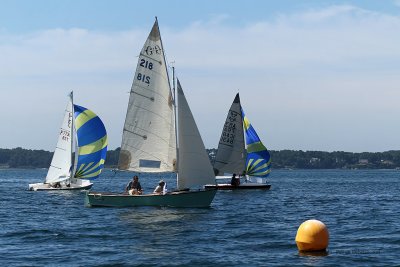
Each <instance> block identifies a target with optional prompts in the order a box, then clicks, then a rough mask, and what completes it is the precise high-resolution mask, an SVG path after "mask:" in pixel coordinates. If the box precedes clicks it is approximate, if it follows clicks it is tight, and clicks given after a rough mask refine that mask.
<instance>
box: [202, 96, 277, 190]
mask: <svg viewBox="0 0 400 267" xmlns="http://www.w3.org/2000/svg"><path fill="white" fill-rule="evenodd" d="M244 137H246V142H245V138H244ZM246 145H247V146H246ZM214 172H215V175H216V179H217V180H218V179H227V178H231V176H224V174H225V173H230V174H237V175H240V176H242V177H244V182H242V183H240V185H231V183H218V184H210V185H206V186H205V188H216V189H219V190H236V189H269V188H270V187H271V185H270V184H267V183H266V181H265V178H266V177H268V176H269V174H270V172H271V157H270V154H269V152H268V150H267V148H266V147H265V146H264V145H263V143H262V142H261V140H260V138H259V137H258V135H257V133H256V131H255V130H254V128H253V126H252V125H251V124H250V121H249V120H248V119H247V117H246V116H245V114H244V111H243V108H242V106H241V104H240V97H239V93H238V94H236V96H235V99H234V100H233V103H232V105H231V108H230V109H229V112H228V116H227V118H226V120H225V124H224V127H223V129H222V134H221V138H220V140H219V143H218V150H217V154H216V156H215V162H214Z"/></svg>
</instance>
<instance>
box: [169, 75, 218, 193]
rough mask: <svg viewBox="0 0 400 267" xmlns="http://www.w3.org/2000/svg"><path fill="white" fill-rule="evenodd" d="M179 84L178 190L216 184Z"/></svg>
mask: <svg viewBox="0 0 400 267" xmlns="http://www.w3.org/2000/svg"><path fill="white" fill-rule="evenodd" d="M177 82H178V86H177V87H178V142H179V164H178V185H177V187H178V189H184V188H190V187H195V186H202V185H205V184H213V183H215V175H214V172H213V168H212V166H211V163H210V159H209V157H208V154H207V152H206V149H205V147H204V143H203V140H202V139H201V136H200V132H199V130H198V128H197V125H196V122H195V120H194V118H193V115H192V112H191V110H190V107H189V105H188V103H187V101H186V98H185V95H184V93H183V91H182V87H181V85H180V83H179V80H178V81H177Z"/></svg>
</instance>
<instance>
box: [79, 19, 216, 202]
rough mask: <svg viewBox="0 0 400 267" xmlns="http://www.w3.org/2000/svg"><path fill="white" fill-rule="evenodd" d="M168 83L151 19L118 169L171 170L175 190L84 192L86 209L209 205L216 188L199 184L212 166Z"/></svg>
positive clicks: (210, 176) (208, 178)
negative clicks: (127, 192)
mask: <svg viewBox="0 0 400 267" xmlns="http://www.w3.org/2000/svg"><path fill="white" fill-rule="evenodd" d="M174 81H175V77H174V75H173V84H174V85H173V90H171V85H170V80H169V75H168V71H167V66H166V60H165V55H164V49H163V45H162V41H161V36H160V30H159V27H158V21H157V18H156V21H155V22H154V25H153V28H152V30H151V32H150V34H149V36H148V38H147V40H146V42H145V44H144V46H143V48H142V50H141V52H140V55H139V59H138V63H137V68H136V72H135V76H134V80H133V84H132V88H131V91H130V97H129V103H128V109H127V113H126V117H125V123H124V128H123V134H122V144H121V151H120V155H119V163H118V169H119V170H123V171H132V172H136V173H141V174H143V173H147V174H156V173H171V172H175V173H176V176H177V189H176V190H174V191H167V192H165V190H164V193H162V194H143V195H128V194H123V193H122V194H120V193H101V192H88V193H87V194H86V199H85V205H86V206H89V207H94V206H109V207H127V206H168V207H209V206H210V205H211V202H212V200H213V199H214V196H215V194H216V190H212V189H211V190H210V189H204V185H205V184H208V183H212V182H215V175H214V172H213V168H212V165H211V163H210V160H209V157H208V154H207V152H206V150H205V147H204V143H203V141H202V139H201V136H200V133H199V130H198V128H197V125H196V122H195V120H194V118H193V115H192V112H191V110H190V107H189V105H188V102H187V100H186V97H185V95H184V93H183V90H182V86H181V84H180V82H179V80H177V94H175V82H174ZM176 100H177V101H176ZM177 144H178V146H177ZM178 148H179V149H178ZM149 176H150V175H149Z"/></svg>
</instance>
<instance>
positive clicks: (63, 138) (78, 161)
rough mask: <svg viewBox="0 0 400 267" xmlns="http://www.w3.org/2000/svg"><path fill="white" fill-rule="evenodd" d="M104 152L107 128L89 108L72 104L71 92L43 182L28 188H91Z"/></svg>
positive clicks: (99, 168) (35, 189)
mask: <svg viewBox="0 0 400 267" xmlns="http://www.w3.org/2000/svg"><path fill="white" fill-rule="evenodd" d="M106 155H107V132H106V129H105V127H104V124H103V122H102V121H101V119H100V118H99V117H98V116H97V115H96V114H95V113H94V112H93V111H91V110H89V109H87V108H84V107H81V106H78V105H74V104H73V94H72V92H71V94H70V96H69V101H68V104H67V107H66V109H65V115H64V119H63V123H62V125H61V129H60V133H59V137H58V142H57V146H56V149H55V151H54V155H53V159H52V161H51V164H50V167H49V170H48V172H47V175H46V178H45V181H44V182H43V183H36V184H29V190H32V191H40V190H82V189H90V188H91V187H92V185H93V183H92V182H91V180H93V179H96V178H97V177H99V175H100V173H101V172H102V170H103V167H104V162H105V159H106Z"/></svg>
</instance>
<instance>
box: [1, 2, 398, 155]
mask: <svg viewBox="0 0 400 267" xmlns="http://www.w3.org/2000/svg"><path fill="white" fill-rule="evenodd" d="M226 18H227V15H221V16H215V17H213V18H212V19H211V20H210V21H206V22H204V21H197V22H194V23H193V24H191V25H188V26H187V27H186V28H184V29H182V30H179V31H178V30H175V29H172V28H168V27H167V26H164V25H160V27H161V31H162V37H163V41H164V46H165V48H166V51H167V57H168V60H170V61H175V62H176V63H175V65H176V67H177V72H178V75H179V77H180V80H181V82H182V85H183V87H184V90H185V91H186V95H187V98H188V101H189V103H190V104H191V107H192V111H193V113H194V116H195V117H196V118H197V122H198V126H199V128H200V131H201V133H202V134H203V138H204V140H205V143H206V146H207V147H215V146H216V145H217V142H218V139H219V135H220V131H221V129H222V123H223V121H224V119H225V116H226V112H227V109H228V108H229V106H230V104H231V101H232V100H233V98H234V95H235V93H236V92H237V90H240V93H241V97H242V102H243V105H244V109H245V111H246V113H247V115H248V117H249V119H250V120H251V122H252V123H253V125H254V127H255V128H256V130H257V131H258V132H259V135H260V136H261V138H262V139H263V141H264V142H265V143H266V145H267V146H268V147H270V148H272V149H285V148H288V149H315V150H347V151H361V150H367V151H379V150H387V149H397V148H398V146H397V142H398V141H397V139H398V136H399V133H400V129H399V127H398V126H396V125H397V124H398V123H395V121H396V119H397V116H396V114H399V113H400V107H398V103H397V102H398V101H397V100H398V99H400V90H398V85H399V84H400V77H399V75H398V73H399V70H400V63H399V62H400V48H399V47H400V36H399V35H398V33H397V32H398V29H399V28H400V18H399V17H395V16H390V15H386V14H381V13H375V12H371V11H367V10H363V9H360V8H358V7H355V6H349V5H343V6H331V7H327V8H324V9H319V10H310V11H307V12H303V13H294V14H281V15H279V16H277V17H276V18H275V19H272V20H268V21H259V22H257V23H254V24H250V25H247V26H245V27H234V26H228V25H227V23H225V22H224V21H225V19H226ZM150 27H151V25H149V27H148V29H141V30H132V31H125V32H94V31H88V30H85V29H49V30H46V31H41V32H35V33H30V34H27V35H19V36H15V35H7V34H5V33H4V32H3V33H0V54H1V55H2V58H1V61H0V97H1V99H7V100H8V101H5V103H4V104H3V105H2V107H1V108H0V109H1V110H0V111H1V112H0V119H1V121H2V122H6V124H7V125H9V127H6V129H5V130H4V131H2V133H0V138H1V139H2V140H3V142H4V143H3V145H2V146H7V147H15V146H17V145H19V146H23V147H28V148H45V149H53V145H54V143H55V140H54V142H51V140H53V139H54V138H55V135H56V132H57V131H58V127H59V124H60V123H61V117H62V112H63V109H64V106H65V102H66V97H65V96H66V94H67V93H68V91H69V90H70V89H75V91H76V94H75V95H76V99H77V101H79V104H82V105H83V106H87V107H88V108H91V109H93V110H94V111H95V112H97V113H98V114H99V115H100V116H101V117H102V118H103V120H104V122H105V124H106V127H107V129H108V132H109V135H110V138H109V140H110V144H111V147H112V148H115V147H116V146H119V143H120V132H121V129H122V123H123V120H124V117H125V107H126V105H127V101H128V99H127V97H128V94H127V92H128V91H129V88H130V85H131V80H132V76H133V72H134V69H135V67H136V56H137V54H138V53H139V50H140V48H141V46H142V45H143V43H144V41H145V38H146V36H147V34H148V31H149V30H150ZM3 101H4V100H3ZM10 114H12V115H10ZM27 129H29V130H27ZM27 132H28V133H29V134H27ZM4 140H7V141H4ZM38 140H39V141H38ZM49 140H50V141H49Z"/></svg>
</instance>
